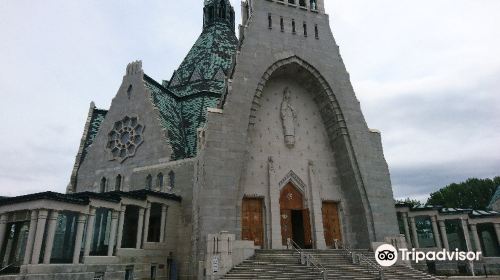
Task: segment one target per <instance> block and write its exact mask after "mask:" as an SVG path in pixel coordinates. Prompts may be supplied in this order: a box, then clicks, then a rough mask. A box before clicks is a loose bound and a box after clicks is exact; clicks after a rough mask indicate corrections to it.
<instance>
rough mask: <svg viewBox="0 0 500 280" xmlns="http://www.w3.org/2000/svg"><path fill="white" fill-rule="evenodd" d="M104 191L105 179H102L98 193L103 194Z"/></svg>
mask: <svg viewBox="0 0 500 280" xmlns="http://www.w3.org/2000/svg"><path fill="white" fill-rule="evenodd" d="M105 191H106V178H104V177H102V179H101V185H100V188H99V192H101V193H103V192H105Z"/></svg>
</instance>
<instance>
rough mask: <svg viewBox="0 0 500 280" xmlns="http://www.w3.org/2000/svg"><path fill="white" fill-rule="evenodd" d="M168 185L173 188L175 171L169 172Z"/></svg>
mask: <svg viewBox="0 0 500 280" xmlns="http://www.w3.org/2000/svg"><path fill="white" fill-rule="evenodd" d="M168 185H169V186H170V188H171V189H173V188H174V186H175V173H174V171H170V172H169V173H168Z"/></svg>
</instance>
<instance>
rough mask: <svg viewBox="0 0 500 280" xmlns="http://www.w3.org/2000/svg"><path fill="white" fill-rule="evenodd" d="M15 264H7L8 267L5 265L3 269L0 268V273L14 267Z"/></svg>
mask: <svg viewBox="0 0 500 280" xmlns="http://www.w3.org/2000/svg"><path fill="white" fill-rule="evenodd" d="M15 264H16V263H11V264H8V265H6V266H4V267H2V268H0V272H2V271H4V270H6V269H7V268H9V267H11V266H14V265H15Z"/></svg>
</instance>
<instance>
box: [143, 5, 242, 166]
mask: <svg viewBox="0 0 500 280" xmlns="http://www.w3.org/2000/svg"><path fill="white" fill-rule="evenodd" d="M208 2H210V1H208ZM237 45H238V39H237V38H236V36H235V34H234V30H233V28H232V27H231V25H230V24H228V22H224V21H215V22H214V23H213V24H210V25H207V26H205V27H204V29H203V32H202V33H201V35H200V37H199V38H198V40H196V43H195V44H194V45H193V47H192V48H191V50H190V51H189V53H188V55H187V56H186V57H185V58H184V60H183V62H182V63H181V65H180V66H179V68H178V69H177V70H176V71H175V72H174V75H173V76H172V79H171V80H170V82H169V83H168V84H167V83H165V82H164V83H163V85H162V84H160V83H158V82H156V81H154V80H153V79H151V78H150V77H149V76H147V75H144V81H145V85H146V87H147V88H148V89H149V90H150V91H151V95H152V96H151V98H152V102H153V104H154V105H155V107H156V108H157V109H158V112H159V114H160V122H161V124H162V125H163V127H164V128H165V131H166V133H167V134H168V135H166V136H167V139H168V141H169V143H170V145H171V146H172V149H173V155H172V159H173V160H177V159H183V158H189V157H194V156H196V138H197V130H198V128H199V127H203V126H204V125H205V122H206V114H207V108H209V107H217V104H218V103H219V101H220V99H221V97H222V96H223V94H224V90H225V87H226V85H225V78H226V75H227V73H228V72H229V69H230V68H231V65H232V63H233V57H234V55H235V53H236V48H237Z"/></svg>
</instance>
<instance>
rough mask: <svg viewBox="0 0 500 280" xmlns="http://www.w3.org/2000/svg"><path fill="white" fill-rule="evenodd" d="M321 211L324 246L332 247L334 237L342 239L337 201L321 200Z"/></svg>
mask: <svg viewBox="0 0 500 280" xmlns="http://www.w3.org/2000/svg"><path fill="white" fill-rule="evenodd" d="M322 212H323V229H324V231H325V242H326V246H330V247H332V246H334V240H335V239H337V240H339V241H342V232H341V229H340V219H339V210H338V203H336V202H323V208H322Z"/></svg>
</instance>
